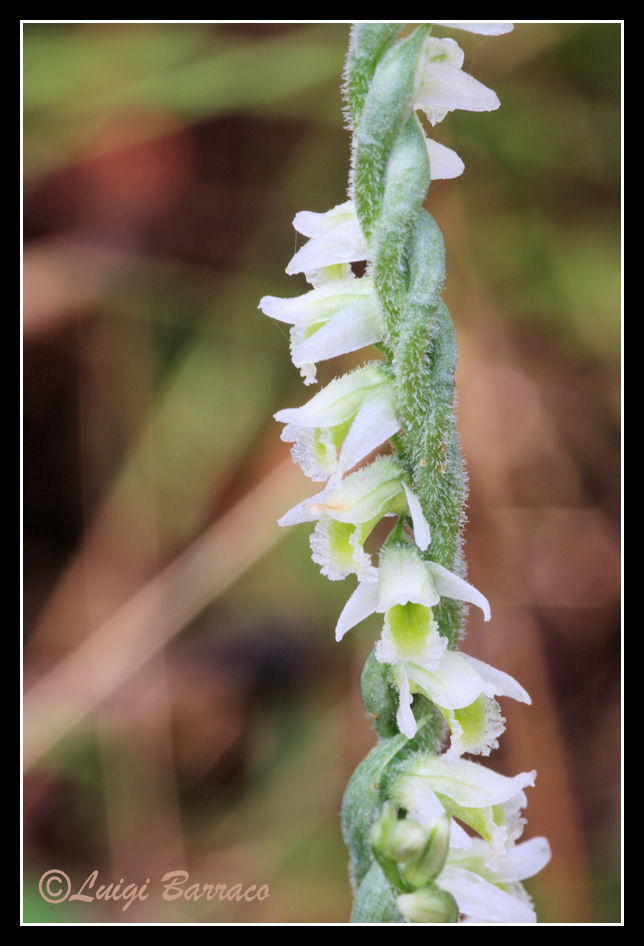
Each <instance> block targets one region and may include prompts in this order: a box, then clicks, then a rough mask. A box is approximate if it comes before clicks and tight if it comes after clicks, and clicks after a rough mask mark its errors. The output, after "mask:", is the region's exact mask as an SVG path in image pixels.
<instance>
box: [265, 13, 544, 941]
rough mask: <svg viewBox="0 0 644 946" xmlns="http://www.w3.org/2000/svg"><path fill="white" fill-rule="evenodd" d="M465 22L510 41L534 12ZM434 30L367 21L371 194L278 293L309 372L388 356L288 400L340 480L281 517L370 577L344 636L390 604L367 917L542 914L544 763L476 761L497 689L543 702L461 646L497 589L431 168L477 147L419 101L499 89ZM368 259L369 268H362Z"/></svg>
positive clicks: (348, 810) (470, 101) (358, 193)
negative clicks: (470, 462)
mask: <svg viewBox="0 0 644 946" xmlns="http://www.w3.org/2000/svg"><path fill="white" fill-rule="evenodd" d="M443 25H446V26H455V25H457V24H443ZM458 25H459V26H460V27H461V28H463V29H466V30H469V31H471V32H476V33H481V34H488V35H499V34H501V33H505V32H508V31H509V30H510V29H511V28H512V27H511V25H510V24H480V23H479V24H476V23H468V24H458ZM432 26H433V24H429V23H427V24H422V25H420V26H417V27H416V28H415V29H413V30H412V31H411V32H409V33H408V34H407V35H405V36H404V37H403V38H400V36H401V34H402V32H403V24H383V23H380V24H373V23H365V24H358V25H355V26H354V27H353V28H352V30H351V40H350V45H349V53H348V57H347V64H346V70H345V88H344V91H345V96H346V106H347V107H346V113H347V117H348V119H349V122H350V126H351V129H352V146H351V172H350V178H349V194H348V196H349V199H348V200H347V201H345V202H344V203H341V204H339V205H338V206H336V207H334V208H332V209H331V210H329V211H327V212H325V213H311V212H306V211H303V212H300V213H298V214H297V215H296V217H295V220H294V226H295V228H296V230H298V231H299V232H300V233H301V234H303V235H304V236H306V237H307V238H308V239H307V242H306V243H304V245H303V246H302V247H301V248H300V249H299V250H298V251H297V252H296V253H295V255H294V257H293V258H292V260H291V261H290V263H289V264H288V266H287V270H286V271H287V273H289V274H304V276H305V278H306V280H307V281H308V283H309V284H310V286H311V287H312V288H311V289H310V290H309V291H308V292H306V293H304V294H303V295H301V296H299V297H297V298H293V299H277V298H275V297H271V296H265V297H264V298H263V299H262V300H261V302H260V308H261V309H262V310H263V311H264V313H265V314H266V315H268V316H270V317H272V318H275V319H278V320H280V321H284V322H287V323H289V324H290V325H291V326H292V329H291V354H292V359H293V363H294V365H295V366H296V367H297V368H299V369H300V371H301V373H302V376H303V378H304V382H305V383H306V384H312V383H314V382H315V380H316V374H315V365H316V363H317V362H318V361H323V360H326V359H329V358H333V357H336V356H337V355H342V354H345V353H347V352H351V351H356V350H359V349H361V348H362V347H366V346H367V345H374V344H377V346H378V350H379V352H380V353H382V355H383V356H384V360H383V359H382V358H378V359H377V360H372V361H370V362H367V363H365V364H364V365H363V366H362V367H360V368H358V369H356V370H355V371H353V372H351V373H349V374H347V375H343V376H341V377H339V378H336V379H335V380H333V381H331V382H330V383H329V384H328V385H327V386H326V387H325V388H323V389H322V390H321V391H319V392H318V393H317V394H315V395H314V396H313V397H312V398H311V399H310V400H309V401H308V402H307V403H306V404H304V406H303V407H299V408H291V409H285V410H281V411H279V412H278V413H277V414H276V415H275V417H276V419H277V420H278V421H281V422H282V423H284V424H285V427H284V430H283V432H282V439H283V440H285V441H287V442H289V443H292V444H293V445H294V446H293V448H292V451H291V452H292V456H293V459H294V461H295V462H298V463H299V464H300V465H301V466H302V469H303V470H304V472H305V473H306V474H307V475H308V476H309V477H311V479H313V480H316V481H318V482H320V481H324V482H326V485H325V487H324V488H323V489H322V491H321V492H318V493H317V494H316V495H314V496H312V497H311V498H310V499H308V500H305V501H304V502H303V503H299V504H298V505H297V506H295V507H294V508H293V509H291V510H290V511H289V512H287V513H285V514H284V515H283V516H282V518H281V519H280V525H284V526H286V525H295V524H298V523H304V522H309V523H315V527H314V530H313V533H312V536H311V549H312V555H313V560H314V561H315V562H316V563H317V564H319V565H320V567H321V570H322V574H324V575H326V576H327V577H328V578H331V579H334V580H337V579H344V578H346V577H347V576H349V575H356V576H357V579H358V584H357V586H356V588H355V590H354V591H353V593H352V594H351V595H350V597H349V599H348V601H347V603H346V605H345V607H344V609H343V611H342V613H341V614H340V616H339V619H338V623H337V626H336V639H337V640H338V641H340V640H341V639H342V638H343V636H344V635H345V634H346V632H347V631H349V630H350V629H351V628H353V627H354V626H355V625H357V624H359V623H360V622H361V621H362V620H364V619H365V618H366V617H367V616H368V615H370V614H372V613H374V612H375V613H379V614H382V616H383V625H382V632H381V635H380V638H379V640H378V641H377V642H376V644H375V647H374V649H373V651H372V652H371V654H370V655H369V657H368V659H367V662H366V664H365V669H364V671H363V674H362V681H361V689H362V698H363V702H364V704H365V708H366V710H367V713H368V716H369V718H370V719H371V720H372V722H373V724H374V727H375V729H376V731H377V733H378V738H379V742H378V745H377V746H376V747H375V748H374V749H373V750H372V751H371V753H370V754H369V755H368V756H367V758H366V759H365V760H364V761H363V762H362V763H361V765H360V766H359V767H358V769H357V770H356V772H355V773H354V775H353V777H352V778H351V781H350V783H349V786H348V787H347V791H346V794H345V798H344V803H343V811H342V827H343V833H344V837H345V841H346V843H347V847H348V849H349V854H350V858H351V877H352V883H353V887H354V894H355V901H354V907H353V913H352V920H353V921H355V922H401V921H408V922H421V923H438V922H442V923H447V922H459V921H462V920H464V921H480V922H509V923H516V922H521V923H523V922H534V921H535V920H536V917H535V915H534V910H533V908H532V905H531V903H530V900H529V897H528V895H527V894H526V892H525V890H524V889H523V887H522V885H521V881H522V880H524V879H525V878H527V877H530V876H532V875H533V874H534V873H536V872H537V871H538V870H540V869H541V868H542V867H543V866H544V865H545V863H547V861H548V858H549V848H548V843H547V841H546V840H545V839H544V838H535V839H533V840H532V841H528V842H523V843H520V844H518V843H517V840H518V838H519V837H520V835H521V833H522V829H523V825H524V819H523V818H522V817H521V815H520V812H521V810H522V809H523V808H524V807H525V805H526V802H527V798H526V795H525V791H524V789H525V788H527V787H530V786H532V785H533V784H534V779H535V776H536V773H535V772H522V773H519V774H518V775H516V776H514V777H513V778H508V777H505V776H501V775H498V774H497V773H495V772H494V771H492V770H491V769H488V768H486V767H484V766H482V765H480V764H479V763H478V762H474V761H470V760H468V759H465V758H463V756H464V754H474V755H488V754H489V753H490V751H491V750H492V749H494V748H496V746H497V745H498V738H499V736H500V735H501V734H502V732H503V729H504V723H505V721H504V719H503V717H502V715H501V712H500V708H499V705H498V703H497V702H496V699H495V697H511V698H513V699H515V700H519V701H521V702H526V703H529V702H530V697H529V695H528V694H527V693H526V691H525V690H524V689H523V687H522V686H521V685H520V684H519V683H518V682H517V681H516V680H514V679H513V678H512V677H511V676H509V675H508V674H507V673H504V672H503V671H501V670H497V669H496V668H494V667H490V666H488V665H487V664H484V663H483V662H482V661H479V660H475V659H474V658H472V657H470V656H468V655H467V654H465V653H463V652H462V651H460V650H459V649H458V641H459V637H460V634H461V632H462V627H463V618H464V608H463V606H464V604H465V603H467V604H474V605H475V606H477V607H479V608H480V609H481V610H482V612H483V615H484V618H485V620H486V621H487V620H489V619H490V605H489V603H488V601H487V599H486V598H485V597H484V595H483V594H481V592H480V591H478V590H477V589H476V588H474V587H473V585H471V584H470V583H469V582H468V581H466V579H465V575H466V565H465V560H464V556H463V522H464V512H463V509H464V503H465V498H466V493H467V488H466V479H465V476H464V471H463V461H462V457H461V452H460V446H459V440H458V433H457V429H456V420H455V412H454V406H455V391H454V372H455V369H456V360H457V345H456V333H455V330H454V326H453V323H452V320H451V318H450V315H449V312H448V310H447V308H446V306H445V304H444V303H443V301H442V299H441V294H442V290H443V284H444V281H445V247H444V243H443V237H442V234H441V231H440V228H439V227H438V224H437V223H436V221H435V220H434V218H433V217H432V216H431V214H430V213H429V212H428V211H427V210H426V209H425V207H424V203H425V200H426V198H427V194H428V191H429V188H430V183H431V181H432V180H433V179H436V178H453V177H456V176H458V175H459V174H460V173H461V172H462V170H463V162H462V160H461V159H460V157H459V156H458V155H456V154H455V153H454V152H453V151H451V150H450V149H448V148H445V147H444V146H443V145H441V144H440V143H439V142H436V141H434V140H433V138H428V137H427V136H426V134H425V130H424V126H423V124H422V122H421V120H420V118H419V116H418V112H419V111H421V112H423V113H424V114H425V116H426V117H427V119H428V120H429V122H430V123H431V125H435V124H437V123H438V122H440V121H442V120H443V119H444V118H445V117H446V116H447V115H448V114H449V112H451V111H453V110H454V109H468V110H471V111H489V110H492V109H496V108H498V107H499V100H498V98H497V96H496V94H495V93H494V92H493V91H492V90H491V89H488V88H487V87H486V86H484V85H483V84H482V83H480V82H479V81H478V80H477V79H475V78H473V77H472V76H470V75H469V74H467V73H466V72H464V71H463V68H462V67H463V64H464V55H463V52H462V50H461V49H460V47H459V46H458V44H457V43H456V42H455V41H454V40H452V39H447V38H441V37H439V36H435V35H433V33H432ZM363 260H364V261H366V264H367V266H366V273H365V275H364V276H362V277H360V278H356V277H355V276H354V274H353V271H352V267H351V264H352V263H355V262H360V261H363ZM376 450H378V451H380V455H379V456H377V457H376V459H375V460H371V462H368V460H369V459H370V455H371V454H373V452H374V451H376ZM383 517H392V519H393V520H394V522H393V527H392V529H391V532H390V534H389V537H388V538H387V539H386V540H385V541H384V543H383V545H382V547H381V549H380V552H379V555H378V560H377V564H376V563H375V562H374V561H373V558H372V556H371V555H370V554H368V553H367V552H366V551H365V548H364V543H365V541H366V539H367V538H368V536H369V535H370V534H371V532H372V531H373V529H374V528H375V526H376V525H377V524H378V523H379V522H380V520H381V519H382V518H383Z"/></svg>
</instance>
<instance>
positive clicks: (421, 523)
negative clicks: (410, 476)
mask: <svg viewBox="0 0 644 946" xmlns="http://www.w3.org/2000/svg"><path fill="white" fill-rule="evenodd" d="M403 487H404V490H405V496H406V497H407V505H408V506H409V515H410V516H411V521H412V523H413V526H414V538H415V540H416V545H417V546H418V548H419V549H422V550H423V551H425V549H426V548H427V546H428V545H429V543H430V541H431V533H430V531H429V523H428V522H427V519H425V516H424V513H423V510H422V508H421V505H420V503H419V501H418V497H417V496H416V494H415V493H414V492H412V490H411V489H410V488H409V487H408V486H407V484H406V483H403Z"/></svg>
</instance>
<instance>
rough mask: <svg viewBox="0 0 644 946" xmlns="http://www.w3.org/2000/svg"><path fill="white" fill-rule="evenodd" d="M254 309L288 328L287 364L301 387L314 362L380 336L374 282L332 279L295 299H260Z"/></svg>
mask: <svg viewBox="0 0 644 946" xmlns="http://www.w3.org/2000/svg"><path fill="white" fill-rule="evenodd" d="M259 308H260V309H261V310H262V312H263V313H264V314H265V315H268V316H270V317H271V318H273V319H277V320H278V321H280V322H287V323H289V324H290V325H291V326H292V328H291V360H292V361H293V364H294V365H295V367H296V368H299V369H300V373H301V374H302V377H303V378H304V383H305V384H313V382H314V381H315V380H316V371H315V365H316V363H317V362H318V361H325V360H326V359H327V358H335V357H336V356H337V355H344V354H346V353H347V352H351V351H356V350H357V349H359V348H364V347H365V346H367V345H373V344H374V343H375V342H380V341H382V340H383V338H384V326H383V321H382V315H381V313H380V308H379V305H378V301H377V296H376V292H375V289H374V286H373V280H372V279H371V278H369V277H368V276H365V277H363V278H362V279H355V278H353V277H349V278H345V279H333V280H330V281H329V282H328V283H325V284H324V285H322V286H319V287H318V288H317V289H311V290H310V291H309V292H306V293H304V295H301V296H297V297H296V298H294V299H278V298H277V297H276V296H264V297H263V298H262V299H261V300H260V303H259Z"/></svg>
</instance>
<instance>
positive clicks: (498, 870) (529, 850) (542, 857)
mask: <svg viewBox="0 0 644 946" xmlns="http://www.w3.org/2000/svg"><path fill="white" fill-rule="evenodd" d="M483 843H485V842H483ZM550 857H551V852H550V845H549V844H548V841H547V840H546V838H541V837H540V838H530V840H529V841H522V842H521V844H515V845H513V846H512V847H511V848H510V849H509V851H508V852H507V853H505V854H501V855H500V856H499V857H497V858H496V859H495V860H494V876H495V879H497V878H498V883H514V882H515V881H517V880H526V879H527V878H528V877H534V875H535V874H538V873H539V871H540V870H542V869H543V868H544V867H545V866H546V864H547V863H548V862H549V861H550Z"/></svg>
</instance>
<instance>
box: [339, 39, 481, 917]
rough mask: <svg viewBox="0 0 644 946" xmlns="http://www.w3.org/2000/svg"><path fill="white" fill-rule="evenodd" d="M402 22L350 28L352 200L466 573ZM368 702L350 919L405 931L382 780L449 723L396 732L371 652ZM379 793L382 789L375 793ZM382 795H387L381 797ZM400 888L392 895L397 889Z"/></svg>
mask: <svg viewBox="0 0 644 946" xmlns="http://www.w3.org/2000/svg"><path fill="white" fill-rule="evenodd" d="M399 32H400V26H399V25H396V24H379V25H377V26H374V25H373V24H364V25H356V26H354V27H353V29H352V33H351V42H350V50H349V56H348V60H347V68H346V84H345V91H346V96H347V105H348V114H349V116H350V117H351V120H352V126H353V168H354V170H353V194H352V196H353V199H354V203H355V206H356V210H357V214H358V219H359V221H360V225H361V227H362V230H363V233H364V234H365V236H366V237H367V240H368V241H369V244H370V247H371V251H372V257H371V258H372V260H373V265H372V271H373V275H374V280H375V286H376V290H377V293H378V299H379V302H380V306H381V309H382V313H383V316H384V320H385V326H386V332H387V338H386V350H387V351H388V352H389V353H390V357H389V359H388V363H389V364H390V366H391V369H392V371H393V376H394V386H395V392H396V406H397V411H398V416H399V418H400V419H401V422H402V433H401V435H400V436H399V437H397V438H396V440H395V441H394V442H395V443H396V446H397V452H398V455H399V456H400V458H401V460H402V461H403V462H404V463H405V465H406V466H407V467H408V469H409V470H410V473H411V478H412V484H413V487H414V489H415V491H416V493H417V495H418V498H419V500H420V503H421V506H422V509H423V512H424V514H425V517H426V518H427V520H428V521H429V522H431V526H432V541H431V544H430V546H429V548H428V549H427V551H426V552H425V553H424V556H425V558H427V559H429V560H432V561H435V562H438V563H439V564H441V565H443V566H444V567H446V568H448V569H450V570H451V571H454V572H456V573H457V574H460V575H463V574H464V571H465V566H464V561H463V556H462V550H461V546H462V542H461V522H462V518H463V504H464V501H465V496H466V485H465V478H464V475H463V464H462V459H461V454H460V449H459V442H458V435H457V432H456V424H455V418H454V371H455V369H456V357H457V352H456V337H455V332H454V327H453V325H452V322H451V319H450V316H449V312H448V311H447V308H446V306H445V305H444V303H443V302H442V300H441V298H440V296H441V292H442V289H443V284H444V281H445V248H444V243H443V238H442V234H441V232H440V228H439V227H438V224H437V223H436V221H435V220H434V218H433V217H432V216H431V215H430V214H429V213H428V212H427V211H426V210H425V209H424V207H423V203H424V201H425V199H426V197H427V193H428V190H429V186H430V168H429V160H428V156H427V150H426V146H425V135H424V133H423V130H422V126H421V125H420V122H419V120H418V118H417V117H416V115H415V113H414V111H413V93H414V86H415V81H416V75H417V72H418V69H419V60H420V56H421V53H422V49H423V43H424V41H425V38H426V36H427V35H428V33H429V27H428V26H424V25H423V26H420V27H418V28H417V29H415V30H414V31H413V33H411V34H410V35H409V36H408V37H406V38H405V39H404V40H402V41H400V42H398V43H397V44H396V45H395V46H393V47H392V45H391V44H392V43H393V42H394V41H395V39H396V38H397V36H398V35H399ZM461 613H462V605H461V604H460V602H457V601H455V600H453V599H449V600H447V601H442V602H441V603H440V604H439V605H438V606H437V607H436V609H435V611H434V617H435V619H436V620H437V621H438V625H439V629H440V633H441V634H442V635H444V636H445V637H447V638H448V640H449V645H450V647H451V648H455V647H456V643H457V639H458V633H459V629H460V625H461ZM362 695H363V700H364V703H365V707H366V709H367V712H368V714H369V716H370V718H371V719H372V720H373V721H374V724H375V726H376V729H377V731H378V733H379V735H380V737H381V742H380V744H379V745H378V746H377V747H376V748H375V749H374V750H373V751H372V752H371V754H370V755H369V756H368V757H367V759H365V761H364V762H363V763H362V764H361V765H360V766H359V767H358V769H357V771H356V773H355V774H354V776H353V778H352V779H351V782H350V784H349V787H348V789H347V792H346V795H345V799H344V805H343V816H342V824H343V832H344V837H345V841H346V844H347V846H348V848H349V852H350V854H351V865H352V866H351V870H352V877H353V882H354V885H355V888H356V895H355V903H354V909H353V914H352V921H355V922H397V921H400V920H402V916H401V914H400V911H399V910H398V907H397V905H396V900H395V896H394V892H396V893H398V892H400V889H399V890H395V888H393V885H392V883H391V880H390V879H388V878H387V876H386V873H385V872H384V871H383V869H382V868H381V866H380V865H379V864H378V863H377V862H376V860H375V858H374V853H373V849H372V844H371V842H370V839H369V832H370V830H371V827H372V825H373V823H374V821H375V819H376V817H377V816H378V814H379V812H380V810H381V808H382V805H383V803H384V802H386V800H387V796H386V788H385V786H386V785H387V779H386V773H387V771H388V769H390V768H392V767H395V766H396V765H399V764H400V761H401V760H400V756H401V754H402V755H403V757H404V758H409V757H410V756H412V755H413V754H414V753H420V752H427V751H430V752H434V753H436V752H438V751H439V749H440V743H441V737H442V731H443V730H442V719H441V717H440V714H439V713H438V712H437V711H436V710H435V709H434V707H433V706H432V705H431V704H430V703H429V701H427V700H425V699H424V698H423V697H417V698H416V699H415V701H414V713H415V715H416V717H417V719H418V717H419V716H420V717H421V718H420V719H418V721H419V723H420V724H421V725H420V728H419V732H418V734H417V735H416V736H415V737H414V739H412V740H407V739H406V737H405V736H403V735H401V734H399V733H398V729H397V726H396V723H395V709H396V704H397V699H396V697H395V695H394V694H393V692H392V687H391V685H390V683H389V671H388V669H387V667H386V666H383V664H381V663H378V662H377V661H376V660H375V657H374V654H373V652H372V654H371V655H370V657H369V658H368V660H367V664H366V666H365V671H364V673H363V679H362ZM376 786H378V787H376ZM383 792H384V793H385V794H384V795H383ZM392 888H393V889H392Z"/></svg>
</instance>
